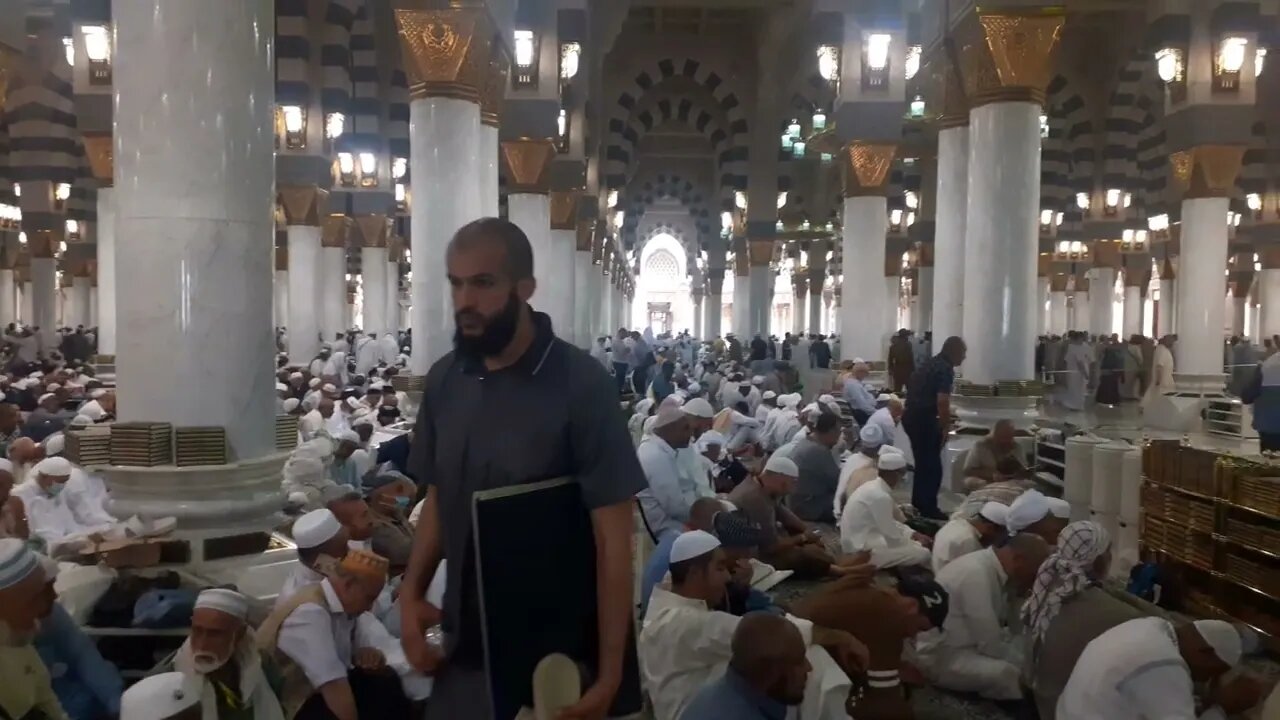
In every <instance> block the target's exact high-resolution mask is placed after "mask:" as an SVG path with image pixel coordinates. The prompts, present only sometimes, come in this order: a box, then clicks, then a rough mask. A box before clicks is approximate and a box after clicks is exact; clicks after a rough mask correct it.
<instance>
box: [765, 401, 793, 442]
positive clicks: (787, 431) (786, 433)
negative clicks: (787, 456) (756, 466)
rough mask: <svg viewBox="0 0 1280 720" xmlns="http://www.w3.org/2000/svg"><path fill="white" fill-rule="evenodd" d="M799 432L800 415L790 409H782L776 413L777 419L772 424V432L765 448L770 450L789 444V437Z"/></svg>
mask: <svg viewBox="0 0 1280 720" xmlns="http://www.w3.org/2000/svg"><path fill="white" fill-rule="evenodd" d="M799 430H800V415H799V414H798V413H797V412H796V411H795V410H794V409H792V408H783V409H782V410H781V411H780V412H779V413H778V419H777V421H776V422H774V424H773V432H771V433H770V434H769V436H768V438H767V441H766V447H767V448H768V449H771V450H777V449H778V448H780V447H782V446H783V445H786V444H787V443H789V442H791V437H792V436H793V435H795V434H796V433H797V432H798V431H799Z"/></svg>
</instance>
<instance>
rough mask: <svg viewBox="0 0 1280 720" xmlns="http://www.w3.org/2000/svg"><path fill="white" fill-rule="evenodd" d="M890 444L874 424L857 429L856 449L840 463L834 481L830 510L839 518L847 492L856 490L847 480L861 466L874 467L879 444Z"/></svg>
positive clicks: (846, 498) (847, 496)
mask: <svg viewBox="0 0 1280 720" xmlns="http://www.w3.org/2000/svg"><path fill="white" fill-rule="evenodd" d="M887 444H890V443H889V441H887V440H885V437H884V432H883V431H882V430H881V429H880V427H878V426H876V425H868V426H866V427H864V428H862V429H861V430H859V431H858V451H857V452H854V453H850V454H849V457H847V458H845V461H844V462H843V463H841V464H840V479H839V480H838V481H837V482H836V494H835V497H834V498H833V499H832V501H833V505H832V508H831V509H832V512H833V513H834V517H836V518H839V517H840V516H841V515H842V514H843V513H844V505H845V502H847V501H848V499H849V493H851V492H853V491H854V490H857V488H856V487H850V486H849V481H850V479H851V478H852V477H853V475H854V473H856V472H858V471H859V470H862V469H863V468H874V467H875V464H876V458H877V457H879V455H880V446H882V445H887Z"/></svg>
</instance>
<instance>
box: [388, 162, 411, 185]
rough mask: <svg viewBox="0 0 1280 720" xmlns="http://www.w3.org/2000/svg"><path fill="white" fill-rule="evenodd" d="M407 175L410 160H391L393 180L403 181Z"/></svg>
mask: <svg viewBox="0 0 1280 720" xmlns="http://www.w3.org/2000/svg"><path fill="white" fill-rule="evenodd" d="M407 174H409V159H408V158H402V157H395V158H391V179H392V180H403V179H404V176H405V175H407Z"/></svg>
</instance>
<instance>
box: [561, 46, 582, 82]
mask: <svg viewBox="0 0 1280 720" xmlns="http://www.w3.org/2000/svg"><path fill="white" fill-rule="evenodd" d="M581 58H582V45H580V44H579V43H576V42H568V43H564V44H562V45H561V46H560V79H561V80H572V79H573V77H574V76H575V75H577V74H578V63H579V61H580V59H581Z"/></svg>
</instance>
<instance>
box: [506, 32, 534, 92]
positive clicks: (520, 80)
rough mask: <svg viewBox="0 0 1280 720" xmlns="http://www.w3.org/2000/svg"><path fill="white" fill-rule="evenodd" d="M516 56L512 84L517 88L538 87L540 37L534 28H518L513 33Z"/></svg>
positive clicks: (513, 47)
mask: <svg viewBox="0 0 1280 720" xmlns="http://www.w3.org/2000/svg"><path fill="white" fill-rule="evenodd" d="M511 47H512V49H513V53H512V55H513V56H514V58H515V65H516V67H515V72H514V73H512V74H511V85H512V87H515V88H536V87H537V86H538V39H537V38H536V37H535V36H534V34H533V31H532V30H516V31H514V32H513V33H512V43H511Z"/></svg>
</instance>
